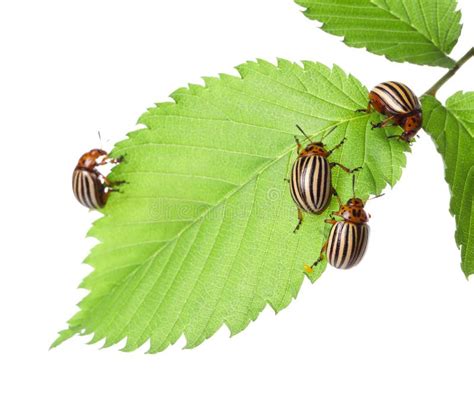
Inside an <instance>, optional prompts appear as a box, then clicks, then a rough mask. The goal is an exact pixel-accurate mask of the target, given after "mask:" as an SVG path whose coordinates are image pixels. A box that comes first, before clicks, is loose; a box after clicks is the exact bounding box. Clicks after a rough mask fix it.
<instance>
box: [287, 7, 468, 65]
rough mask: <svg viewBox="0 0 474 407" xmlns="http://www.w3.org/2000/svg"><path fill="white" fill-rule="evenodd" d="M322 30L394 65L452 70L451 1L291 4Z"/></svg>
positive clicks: (455, 26)
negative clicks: (299, 6) (384, 57)
mask: <svg viewBox="0 0 474 407" xmlns="http://www.w3.org/2000/svg"><path fill="white" fill-rule="evenodd" d="M296 2H297V3H298V4H299V5H301V6H303V7H306V11H305V15H306V16H307V17H309V18H311V19H314V20H318V21H321V22H322V23H323V25H322V27H321V28H322V29H323V30H324V31H326V32H328V33H330V34H334V35H340V36H343V37H344V42H345V43H346V44H347V45H349V46H351V47H357V48H362V47H365V48H367V50H368V51H370V52H373V53H374V54H378V55H385V56H386V57H387V58H388V59H390V60H392V61H397V62H405V61H406V62H412V63H414V64H421V65H438V66H444V67H452V66H454V61H453V60H452V59H451V58H449V57H448V54H449V53H450V52H451V50H452V49H453V47H454V45H455V44H456V42H457V40H458V38H459V35H460V33H461V24H460V23H459V22H460V19H461V13H460V11H456V1H455V0H296Z"/></svg>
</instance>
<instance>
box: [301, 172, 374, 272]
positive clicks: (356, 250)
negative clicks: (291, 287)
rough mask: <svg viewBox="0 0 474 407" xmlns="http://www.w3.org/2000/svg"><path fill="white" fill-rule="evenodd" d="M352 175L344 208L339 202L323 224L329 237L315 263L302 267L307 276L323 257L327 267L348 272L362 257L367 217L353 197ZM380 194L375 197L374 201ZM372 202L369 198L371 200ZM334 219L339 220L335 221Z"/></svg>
mask: <svg viewBox="0 0 474 407" xmlns="http://www.w3.org/2000/svg"><path fill="white" fill-rule="evenodd" d="M354 185H355V176H353V178H352V191H353V193H352V198H351V199H349V200H348V201H347V203H346V204H345V205H343V204H342V202H341V201H340V200H339V199H338V200H339V210H338V211H336V212H332V213H331V215H332V216H331V218H330V219H326V220H325V222H326V223H329V224H331V225H332V228H331V231H330V232H329V237H328V240H327V241H326V243H324V245H323V247H322V249H321V252H320V254H319V258H318V260H316V261H315V262H314V263H313V264H312V265H311V266H308V265H305V266H304V268H305V270H306V272H307V273H312V272H313V267H315V266H316V265H317V264H318V263H320V262H321V261H322V260H323V258H324V254H326V257H327V260H328V262H329V264H331V265H332V266H333V267H336V268H338V269H349V268H351V267H354V266H355V265H357V264H358V263H359V262H360V261H361V260H362V257H364V254H365V250H366V248H367V242H368V240H369V225H368V224H367V223H368V221H369V218H370V215H368V214H367V212H365V210H364V206H365V204H366V202H364V201H363V200H362V199H360V198H356V196H355V192H354V190H355V188H354ZM379 196H382V195H377V196H376V197H374V198H378V197H379ZM372 199H373V198H372ZM334 216H338V217H340V218H342V220H336V219H335V218H334Z"/></svg>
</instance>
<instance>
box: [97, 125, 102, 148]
mask: <svg viewBox="0 0 474 407" xmlns="http://www.w3.org/2000/svg"><path fill="white" fill-rule="evenodd" d="M97 134H98V135H99V142H100V149H101V150H103V145H102V136H101V135H100V130H97Z"/></svg>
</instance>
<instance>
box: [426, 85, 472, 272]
mask: <svg viewBox="0 0 474 407" xmlns="http://www.w3.org/2000/svg"><path fill="white" fill-rule="evenodd" d="M422 106H423V114H424V125H423V128H424V129H425V130H426V132H427V133H429V134H430V135H431V137H432V138H433V140H434V142H435V143H436V147H437V149H438V151H439V153H440V154H441V155H442V156H443V160H444V164H445V167H446V170H445V171H446V173H445V177H446V181H447V182H448V184H449V187H450V190H451V204H450V211H451V214H453V215H454V217H455V219H456V243H457V245H458V247H460V249H461V261H462V262H461V266H462V270H463V271H464V274H465V275H466V277H467V276H469V275H471V274H474V92H466V93H462V92H458V93H455V94H454V95H453V96H451V97H450V98H449V99H448V100H447V101H446V107H445V106H443V105H442V104H441V103H440V102H439V101H438V100H437V99H435V98H434V97H432V96H424V97H423V98H422Z"/></svg>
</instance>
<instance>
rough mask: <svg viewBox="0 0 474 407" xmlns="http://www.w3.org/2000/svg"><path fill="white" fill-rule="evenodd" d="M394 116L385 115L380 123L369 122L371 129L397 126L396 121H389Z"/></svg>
mask: <svg viewBox="0 0 474 407" xmlns="http://www.w3.org/2000/svg"><path fill="white" fill-rule="evenodd" d="M394 118H395V116H390V117H387V118H386V119H385V120H383V121H381V122H380V123H371V124H372V130H373V129H382V128H384V127H391V126H398V124H396V123H390V120H393V119H394Z"/></svg>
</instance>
